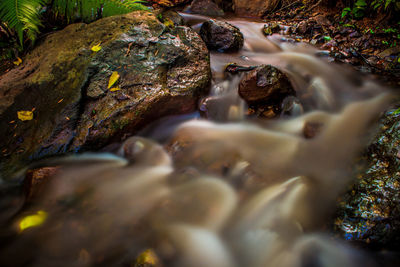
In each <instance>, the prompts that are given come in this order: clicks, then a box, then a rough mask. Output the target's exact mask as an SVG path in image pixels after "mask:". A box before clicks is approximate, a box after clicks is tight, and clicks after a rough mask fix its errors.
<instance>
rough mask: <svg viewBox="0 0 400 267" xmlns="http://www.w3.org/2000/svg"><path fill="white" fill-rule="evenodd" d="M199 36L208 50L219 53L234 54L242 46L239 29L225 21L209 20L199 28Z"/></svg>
mask: <svg viewBox="0 0 400 267" xmlns="http://www.w3.org/2000/svg"><path fill="white" fill-rule="evenodd" d="M200 36H201V38H203V40H204V42H205V43H206V44H207V47H208V49H210V50H217V51H219V52H236V51H239V50H240V49H241V48H242V47H243V44H244V39H243V34H242V33H241V32H240V30H239V28H237V27H235V26H233V25H232V24H229V23H227V22H225V21H218V20H209V21H206V22H204V23H203V25H201V28H200Z"/></svg>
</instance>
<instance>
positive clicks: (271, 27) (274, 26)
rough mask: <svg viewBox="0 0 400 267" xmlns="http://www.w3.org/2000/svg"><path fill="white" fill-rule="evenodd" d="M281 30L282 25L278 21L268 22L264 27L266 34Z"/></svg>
mask: <svg viewBox="0 0 400 267" xmlns="http://www.w3.org/2000/svg"><path fill="white" fill-rule="evenodd" d="M280 31H281V26H280V25H279V24H278V23H274V22H272V23H267V24H265V25H264V27H263V33H264V35H266V36H268V35H272V34H273V33H279V32H280Z"/></svg>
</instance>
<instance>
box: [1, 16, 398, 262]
mask: <svg viewBox="0 0 400 267" xmlns="http://www.w3.org/2000/svg"><path fill="white" fill-rule="evenodd" d="M182 15H183V16H184V17H185V19H186V20H187V21H188V23H189V24H192V25H193V27H194V28H196V27H197V28H198V25H199V24H198V23H200V22H201V21H203V20H206V19H208V18H206V17H201V16H193V15H187V14H182ZM230 23H232V24H233V25H235V26H237V27H239V28H240V29H241V31H242V32H243V34H244V36H245V46H244V49H243V50H242V51H241V52H240V53H238V54H220V53H212V54H211V64H212V70H213V77H214V78H213V84H212V88H211V92H210V95H209V96H208V97H207V98H206V99H204V100H203V101H202V103H203V104H204V103H206V102H207V100H210V99H211V100H213V101H209V102H212V103H213V104H209V105H205V104H204V105H203V106H201V107H200V108H202V109H203V110H205V111H206V113H207V115H208V120H205V119H201V118H199V116H198V115H196V114H195V115H193V116H182V117H179V118H169V119H167V120H163V121H161V122H159V123H157V124H155V125H153V126H152V127H149V128H147V129H146V130H145V131H143V133H142V134H141V136H140V137H139V136H134V137H131V138H129V139H128V140H126V141H125V142H124V143H123V144H122V145H120V147H119V148H118V149H116V150H115V153H97V154H83V155H79V156H73V157H72V156H70V157H65V158H61V159H55V160H53V161H52V162H51V161H48V162H45V163H44V165H45V166H58V170H57V173H58V175H57V177H54V178H52V180H51V182H49V184H48V185H47V186H46V191H44V192H43V193H42V194H41V199H40V200H38V201H35V202H34V203H32V204H30V205H28V207H25V208H24V210H23V211H22V212H20V213H18V214H17V215H15V211H7V212H2V213H3V214H2V215H1V217H0V219H1V220H2V223H3V222H4V221H7V222H9V220H10V219H9V218H10V217H11V218H12V219H11V220H12V223H11V226H10V227H8V228H7V229H6V230H4V229H3V230H2V233H1V236H0V238H1V239H2V240H5V242H4V243H3V244H2V245H0V265H1V266H68V267H71V266H129V265H132V266H134V262H135V259H136V258H137V256H138V255H139V254H140V253H141V252H143V251H144V250H146V249H152V250H153V251H154V252H155V254H156V255H157V257H158V258H159V261H161V262H162V266H178V267H184V266H185V267H188V266H190V267H211V266H215V267H238V266H251V267H262V266H270V267H273V266H279V267H295V266H324V267H328V266H375V264H376V263H375V261H374V259H373V257H371V256H370V255H368V253H366V252H364V251H362V250H359V249H356V248H353V247H350V246H349V245H348V244H345V243H344V242H341V241H340V240H336V239H334V238H332V236H331V235H330V234H329V233H328V232H327V231H326V226H327V224H328V223H329V219H330V216H331V215H332V212H333V211H334V208H335V204H336V198H337V197H338V195H339V194H340V193H342V192H343V191H344V190H345V189H346V187H347V186H348V185H349V183H351V180H352V178H351V177H352V168H351V167H352V163H353V160H354V158H355V157H356V156H357V155H358V153H360V151H361V150H362V149H363V147H364V146H365V143H366V141H367V140H368V137H369V135H370V134H371V132H372V131H373V124H372V122H374V120H375V119H377V117H378V116H379V114H380V112H381V111H383V110H384V109H385V108H386V107H388V105H389V103H390V101H391V99H393V96H392V95H390V94H389V93H388V92H387V90H385V89H384V88H382V87H381V86H379V85H377V84H375V83H374V82H371V81H369V80H362V79H360V78H359V77H358V76H359V74H356V73H354V72H352V71H351V70H349V69H347V68H344V67H343V66H340V67H339V66H337V65H334V64H332V63H328V62H327V61H326V60H325V59H321V58H320V57H319V55H321V51H318V50H316V49H315V48H313V47H311V46H308V45H305V44H293V43H291V42H287V40H286V39H285V38H284V37H282V36H279V35H274V36H272V37H271V38H269V40H267V39H266V38H265V37H264V36H263V35H262V33H261V28H262V26H263V24H261V23H255V22H247V21H241V20H232V21H230ZM322 54H323V53H322ZM230 62H236V63H238V64H240V65H244V66H252V65H260V64H272V65H273V66H276V67H277V68H279V69H281V70H282V71H284V72H285V73H287V74H288V76H289V77H290V79H291V82H292V84H293V86H294V87H295V89H296V92H297V97H296V98H295V99H294V100H293V99H289V100H288V101H294V102H293V103H292V110H291V112H290V115H286V116H281V117H280V118H279V119H277V120H273V121H269V122H265V121H264V122H263V121H258V120H256V119H251V120H250V119H247V118H246V116H245V110H246V107H245V103H244V102H243V100H241V99H240V98H239V97H238V94H237V86H238V83H239V79H240V77H230V78H228V79H227V78H224V75H223V69H224V67H225V66H226V64H227V63H230ZM306 124H313V125H319V127H320V128H321V129H320V130H319V131H318V134H317V135H316V136H315V137H314V138H311V139H307V138H305V137H304V134H303V130H304V127H305V125H306ZM3 201H4V200H3ZM9 201H14V202H15V201H16V202H18V201H19V202H21V203H22V202H23V200H21V199H20V198H19V197H15V196H13V197H10V198H9ZM21 205H22V204H21ZM37 211H45V212H46V214H47V218H46V221H45V222H44V224H43V225H42V226H40V227H36V228H31V229H29V230H27V231H24V232H22V233H18V222H19V221H20V220H21V218H23V217H24V216H27V215H29V214H35V213H36V212H37ZM5 213H6V214H7V215H4V214H5ZM324 230H325V231H324ZM135 266H136V265H135ZM137 266H139V265H137Z"/></svg>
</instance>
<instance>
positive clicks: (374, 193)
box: [335, 109, 400, 249]
mask: <svg viewBox="0 0 400 267" xmlns="http://www.w3.org/2000/svg"><path fill="white" fill-rule="evenodd" d="M380 123H381V129H380V131H379V133H378V134H377V135H376V136H375V137H374V139H373V141H372V142H371V143H370V145H369V147H368V149H367V151H366V153H365V155H364V157H363V158H362V163H363V164H359V168H360V170H359V171H358V174H357V181H356V184H355V185H354V186H353V187H352V188H351V189H350V190H349V191H348V192H347V193H346V194H345V195H343V196H342V197H341V199H340V200H339V207H338V211H337V218H336V220H335V229H336V231H337V232H338V233H339V234H340V235H341V236H342V237H344V238H345V239H347V240H350V241H357V242H361V243H364V244H368V245H370V246H373V247H377V248H391V249H393V248H398V247H399V245H400V220H399V218H400V113H399V112H396V111H394V110H393V109H392V110H390V111H388V112H387V113H385V114H384V116H383V117H382V119H381V122H380Z"/></svg>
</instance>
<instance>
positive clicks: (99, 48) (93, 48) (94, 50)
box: [90, 43, 101, 52]
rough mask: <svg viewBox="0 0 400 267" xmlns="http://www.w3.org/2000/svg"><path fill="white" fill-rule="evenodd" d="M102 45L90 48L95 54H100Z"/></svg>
mask: <svg viewBox="0 0 400 267" xmlns="http://www.w3.org/2000/svg"><path fill="white" fill-rule="evenodd" d="M100 44H101V43H98V44H97V45H94V46H92V48H90V49H91V50H92V51H93V52H98V51H100V50H101V46H100Z"/></svg>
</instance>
